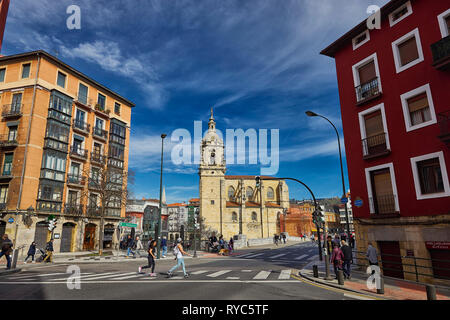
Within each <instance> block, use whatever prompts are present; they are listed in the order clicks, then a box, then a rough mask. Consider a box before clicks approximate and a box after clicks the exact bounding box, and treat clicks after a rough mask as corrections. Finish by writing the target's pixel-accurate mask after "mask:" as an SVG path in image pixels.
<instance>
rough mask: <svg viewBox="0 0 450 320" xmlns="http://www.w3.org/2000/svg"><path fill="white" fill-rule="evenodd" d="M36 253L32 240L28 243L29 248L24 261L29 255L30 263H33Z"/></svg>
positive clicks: (34, 243)
mask: <svg viewBox="0 0 450 320" xmlns="http://www.w3.org/2000/svg"><path fill="white" fill-rule="evenodd" d="M35 254H36V242H34V241H33V242H32V243H31V245H30V248H29V249H28V253H27V257H26V258H25V261H24V262H25V263H27V260H28V258H29V257H31V261H32V263H34V255H35Z"/></svg>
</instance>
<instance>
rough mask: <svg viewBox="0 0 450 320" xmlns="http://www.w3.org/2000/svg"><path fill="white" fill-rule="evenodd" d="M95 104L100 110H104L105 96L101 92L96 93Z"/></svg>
mask: <svg viewBox="0 0 450 320" xmlns="http://www.w3.org/2000/svg"><path fill="white" fill-rule="evenodd" d="M97 104H98V106H99V108H100V109H101V110H105V104H106V97H105V96H104V95H102V94H101V93H99V94H98V100H97Z"/></svg>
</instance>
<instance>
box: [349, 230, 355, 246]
mask: <svg viewBox="0 0 450 320" xmlns="http://www.w3.org/2000/svg"><path fill="white" fill-rule="evenodd" d="M350 246H351V247H352V248H355V235H354V234H353V233H352V234H351V235H350Z"/></svg>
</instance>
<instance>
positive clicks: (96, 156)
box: [91, 151, 106, 164]
mask: <svg viewBox="0 0 450 320" xmlns="http://www.w3.org/2000/svg"><path fill="white" fill-rule="evenodd" d="M91 161H92V162H97V163H101V164H105V163H106V156H105V155H103V154H101V153H99V152H95V151H93V152H91Z"/></svg>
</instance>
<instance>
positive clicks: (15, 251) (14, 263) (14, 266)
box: [11, 249, 19, 269]
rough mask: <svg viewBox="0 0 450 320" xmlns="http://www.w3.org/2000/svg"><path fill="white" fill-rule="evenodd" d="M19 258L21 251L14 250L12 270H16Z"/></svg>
mask: <svg viewBox="0 0 450 320" xmlns="http://www.w3.org/2000/svg"><path fill="white" fill-rule="evenodd" d="M18 257H19V249H14V251H13V256H12V259H11V260H12V261H11V269H15V268H16V265H17V258H18Z"/></svg>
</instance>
